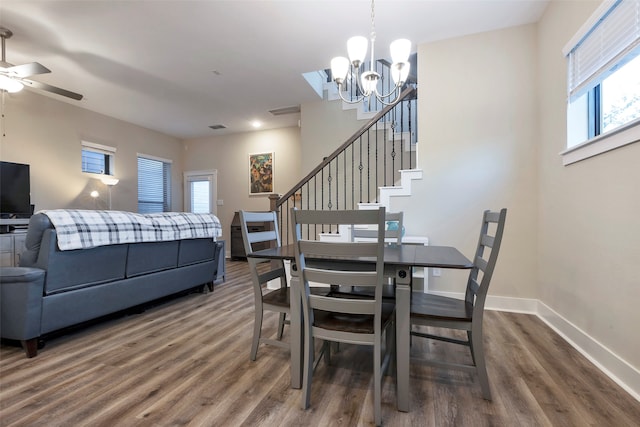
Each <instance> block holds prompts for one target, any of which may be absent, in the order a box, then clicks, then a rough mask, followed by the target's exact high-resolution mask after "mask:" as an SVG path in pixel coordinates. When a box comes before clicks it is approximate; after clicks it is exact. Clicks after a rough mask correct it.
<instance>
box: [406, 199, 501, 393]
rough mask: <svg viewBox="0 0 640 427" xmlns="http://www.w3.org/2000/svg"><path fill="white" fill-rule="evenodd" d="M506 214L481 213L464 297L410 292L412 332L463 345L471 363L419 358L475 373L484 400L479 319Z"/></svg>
mask: <svg viewBox="0 0 640 427" xmlns="http://www.w3.org/2000/svg"><path fill="white" fill-rule="evenodd" d="M506 217H507V210H506V209H502V210H501V211H500V212H490V211H485V212H484V214H483V216H482V227H481V229H480V238H479V240H478V247H477V249H476V253H475V257H474V259H473V268H472V269H471V270H470V273H469V278H468V280H467V288H466V292H465V298H464V300H462V299H456V298H449V297H445V296H439V295H433V294H425V293H422V292H413V293H412V295H411V328H412V329H411V335H412V336H417V337H423V338H429V339H435V340H440V341H445V342H449V343H453V344H461V345H465V346H467V347H469V349H470V350H471V359H472V363H470V364H460V363H451V362H447V361H442V360H433V359H421V360H422V361H423V362H425V363H427V364H429V365H433V366H436V367H444V368H452V369H459V370H463V371H467V372H472V373H476V374H477V375H478V379H479V381H480V387H481V389H482V397H483V398H484V399H486V400H491V390H490V388H489V377H488V375H487V367H486V362H485V357H484V347H483V336H482V319H483V315H484V305H485V300H486V298H487V291H488V290H489V283H490V282H491V277H492V276H493V270H494V268H495V266H496V261H497V260H498V253H499V252H500V244H501V242H502V234H503V232H504V224H505V219H506ZM414 326H430V327H436V328H444V329H457V330H463V331H466V333H467V339H466V340H464V339H456V338H452V337H449V336H443V335H435V334H430V333H425V332H423V331H419V330H417V329H416V328H414Z"/></svg>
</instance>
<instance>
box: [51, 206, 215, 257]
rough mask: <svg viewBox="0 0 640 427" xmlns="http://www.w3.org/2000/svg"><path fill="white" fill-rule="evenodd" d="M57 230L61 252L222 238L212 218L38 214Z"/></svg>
mask: <svg viewBox="0 0 640 427" xmlns="http://www.w3.org/2000/svg"><path fill="white" fill-rule="evenodd" d="M41 213H43V214H45V215H47V216H48V217H49V219H50V220H51V223H52V224H53V226H54V227H55V228H56V234H57V236H58V247H59V248H60V250H62V251H66V250H71V249H87V248H93V247H96V246H104V245H114V244H120V243H138V242H156V241H167V240H181V239H195V238H202V237H210V238H213V239H214V240H215V239H216V238H217V237H220V236H222V226H221V224H220V220H219V219H218V217H216V216H215V215H213V214H196V213H186V212H163V213H155V214H138V213H133V212H122V211H98V210H95V211H94V210H80V209H55V210H46V211H41Z"/></svg>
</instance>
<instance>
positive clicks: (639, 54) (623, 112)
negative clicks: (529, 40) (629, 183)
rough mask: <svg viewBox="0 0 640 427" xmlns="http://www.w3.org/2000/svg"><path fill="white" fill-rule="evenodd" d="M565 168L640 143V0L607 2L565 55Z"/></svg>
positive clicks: (566, 49)
mask: <svg viewBox="0 0 640 427" xmlns="http://www.w3.org/2000/svg"><path fill="white" fill-rule="evenodd" d="M563 53H564V55H565V56H566V57H567V71H568V72H567V89H568V96H567V97H568V108H567V148H568V149H567V150H566V151H565V152H563V153H562V154H563V162H564V164H565V165H566V164H570V163H573V162H576V161H579V160H582V159H585V158H587V157H592V156H594V155H597V154H600V153H603V152H605V151H609V150H612V149H614V148H618V147H620V146H623V145H626V144H629V143H632V142H637V141H639V140H640V0H605V1H604V2H603V3H602V5H601V6H600V7H599V8H598V9H597V10H596V11H595V13H594V14H593V15H592V16H591V17H590V18H589V20H588V21H587V22H586V23H585V24H584V25H583V26H582V27H581V28H580V30H579V31H578V33H577V34H576V35H575V36H574V37H573V38H572V39H571V40H570V41H569V43H567V45H566V46H565V48H564V50H563Z"/></svg>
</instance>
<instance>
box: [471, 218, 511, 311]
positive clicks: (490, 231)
mask: <svg viewBox="0 0 640 427" xmlns="http://www.w3.org/2000/svg"><path fill="white" fill-rule="evenodd" d="M506 217H507V209H506V208H505V209H501V210H500V211H499V212H492V211H489V210H486V211H484V214H483V216H482V225H481V228H480V237H479V238H478V246H477V248H476V253H475V256H474V258H473V268H472V269H471V271H470V273H469V279H468V281H467V288H466V292H465V301H466V302H467V303H470V304H473V311H474V316H475V315H480V319H481V318H482V316H481V313H482V311H483V310H484V303H485V300H486V298H487V292H488V290H489V284H490V282H491V277H492V276H493V270H494V269H495V266H496V261H497V260H498V253H499V252H500V245H501V244H502V234H503V232H504V225H505V220H506Z"/></svg>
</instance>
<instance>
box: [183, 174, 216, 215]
mask: <svg viewBox="0 0 640 427" xmlns="http://www.w3.org/2000/svg"><path fill="white" fill-rule="evenodd" d="M217 198H218V171H216V170H212V171H193V172H185V173H184V210H185V212H194V213H212V214H217V213H218V206H217V203H216V202H217Z"/></svg>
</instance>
